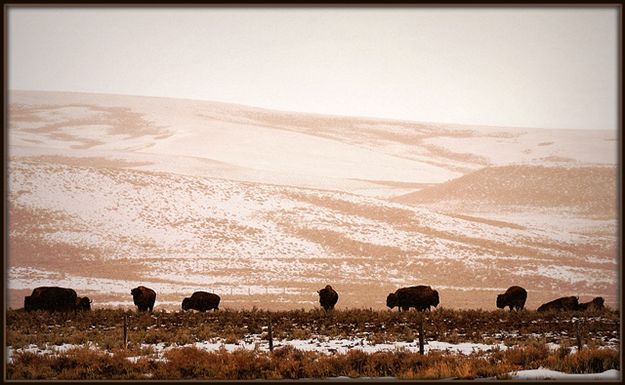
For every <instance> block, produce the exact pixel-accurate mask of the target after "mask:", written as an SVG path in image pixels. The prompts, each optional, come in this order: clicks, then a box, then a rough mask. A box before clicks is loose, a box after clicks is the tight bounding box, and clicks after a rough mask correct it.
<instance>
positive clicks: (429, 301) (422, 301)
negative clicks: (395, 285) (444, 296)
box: [386, 286, 439, 311]
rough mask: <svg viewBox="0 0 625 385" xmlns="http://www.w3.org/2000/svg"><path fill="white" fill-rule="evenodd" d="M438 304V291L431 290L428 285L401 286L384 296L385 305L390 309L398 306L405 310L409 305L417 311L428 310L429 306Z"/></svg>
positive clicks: (408, 308) (400, 309)
mask: <svg viewBox="0 0 625 385" xmlns="http://www.w3.org/2000/svg"><path fill="white" fill-rule="evenodd" d="M438 304H439V298H438V291H436V290H432V288H431V287H430V286H411V287H403V288H401V289H397V291H396V292H395V293H390V294H389V295H388V297H386V306H388V307H390V308H391V309H392V308H394V307H395V306H398V307H399V311H402V310H404V311H407V310H410V308H411V307H414V308H415V309H417V310H418V311H424V310H426V309H427V310H430V306H434V307H436V306H438Z"/></svg>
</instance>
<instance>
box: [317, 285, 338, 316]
mask: <svg viewBox="0 0 625 385" xmlns="http://www.w3.org/2000/svg"><path fill="white" fill-rule="evenodd" d="M317 293H319V304H320V305H321V307H323V309H324V310H325V311H328V310H332V309H334V305H336V303H337V302H338V301H339V294H338V293H337V292H336V291H335V290H334V289H333V288H332V286H330V285H326V287H325V288H323V289H321V290H318V291H317Z"/></svg>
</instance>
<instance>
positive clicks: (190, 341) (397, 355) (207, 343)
mask: <svg viewBox="0 0 625 385" xmlns="http://www.w3.org/2000/svg"><path fill="white" fill-rule="evenodd" d="M124 316H127V317H128V325H129V327H128V330H129V337H128V339H129V346H128V348H127V349H123V342H122V341H123V319H124ZM420 317H424V330H425V341H426V345H425V355H424V356H421V355H420V354H419V353H418V352H419V347H418V325H419V319H420ZM270 318H271V321H272V334H273V344H274V346H275V348H274V351H273V352H270V351H269V347H268V344H269V342H268V340H267V334H268V333H267V331H268V324H269V319H270ZM7 325H8V329H7V337H8V340H7V344H8V349H9V358H8V359H9V365H8V373H9V378H33V377H31V376H33V375H34V376H39V377H34V378H48V379H50V378H59V379H62V378H65V379H69V378H82V379H95V378H152V379H178V378H194V379H196V378H205V379H208V378H212V379H221V378H227V379H251V378H274V379H277V378H325V377H337V376H352V377H397V378H406V379H408V378H415V379H417V378H424V379H425V378H483V377H498V378H510V376H511V373H513V372H515V371H519V370H522V369H538V368H539V367H544V368H550V369H553V370H557V371H561V372H566V373H601V372H603V371H606V370H611V369H616V370H620V364H619V361H620V360H619V350H620V321H619V314H618V312H614V311H611V310H604V311H595V312H587V313H581V312H564V313H545V314H540V313H536V312H532V311H521V312H518V313H517V312H513V313H510V312H507V311H479V310H449V309H444V308H443V309H437V310H435V311H433V312H430V313H423V314H420V313H417V312H407V313H406V312H404V313H400V312H388V311H374V310H367V309H349V310H337V311H334V312H331V313H329V314H326V313H324V312H323V311H321V310H311V311H306V310H292V311H278V312H270V311H266V310H258V309H252V310H245V311H241V310H231V309H226V310H222V311H219V312H211V313H196V312H187V313H180V312H175V313H172V312H155V313H153V314H148V313H145V314H137V313H135V312H127V311H122V310H107V309H101V310H95V311H92V312H84V313H78V314H73V313H69V314H63V313H54V314H48V313H43V312H31V313H25V312H23V311H21V310H18V311H14V310H11V311H9V312H8V313H7ZM578 328H579V330H580V335H581V337H582V342H581V343H582V346H583V348H582V350H581V351H578V348H577V346H578V342H577V330H578ZM191 362H193V363H192V364H191Z"/></svg>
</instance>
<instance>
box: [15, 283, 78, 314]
mask: <svg viewBox="0 0 625 385" xmlns="http://www.w3.org/2000/svg"><path fill="white" fill-rule="evenodd" d="M77 298H78V296H77V295H76V292H75V291H74V290H73V289H67V288H64V287H57V286H42V287H37V288H35V289H34V290H33V292H32V294H31V295H29V296H26V297H24V310H26V311H32V310H46V311H49V312H54V311H71V310H76V308H77V306H76V305H77V302H76V301H77Z"/></svg>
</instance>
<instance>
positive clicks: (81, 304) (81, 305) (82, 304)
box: [76, 297, 93, 310]
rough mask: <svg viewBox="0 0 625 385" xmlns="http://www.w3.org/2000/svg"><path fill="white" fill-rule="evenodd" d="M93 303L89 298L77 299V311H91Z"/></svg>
mask: <svg viewBox="0 0 625 385" xmlns="http://www.w3.org/2000/svg"><path fill="white" fill-rule="evenodd" d="M91 302H93V301H91V300H90V299H89V297H76V310H91Z"/></svg>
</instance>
